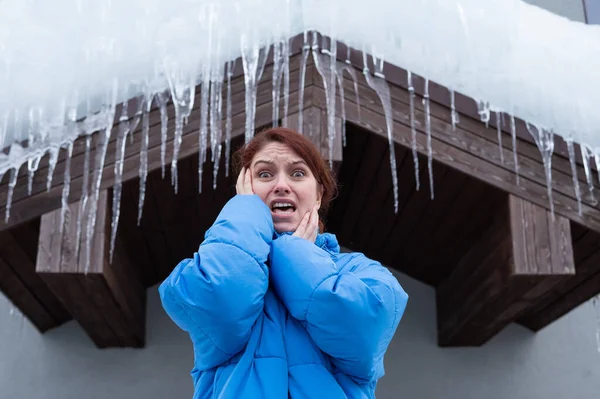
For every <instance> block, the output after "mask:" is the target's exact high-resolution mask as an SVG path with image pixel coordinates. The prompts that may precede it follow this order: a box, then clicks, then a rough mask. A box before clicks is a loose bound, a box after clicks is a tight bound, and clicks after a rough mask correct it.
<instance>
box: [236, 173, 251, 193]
mask: <svg viewBox="0 0 600 399" xmlns="http://www.w3.org/2000/svg"><path fill="white" fill-rule="evenodd" d="M235 191H236V192H237V193H238V194H240V195H253V194H254V190H252V173H251V172H250V169H246V168H242V170H241V171H240V174H239V176H238V178H237V183H236V185H235Z"/></svg>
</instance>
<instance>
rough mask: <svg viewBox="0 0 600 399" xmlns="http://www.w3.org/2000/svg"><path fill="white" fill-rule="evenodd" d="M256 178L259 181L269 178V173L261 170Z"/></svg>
mask: <svg viewBox="0 0 600 399" xmlns="http://www.w3.org/2000/svg"><path fill="white" fill-rule="evenodd" d="M258 177H259V178H261V179H267V178H269V177H271V172H268V171H266V170H261V171H260V172H258Z"/></svg>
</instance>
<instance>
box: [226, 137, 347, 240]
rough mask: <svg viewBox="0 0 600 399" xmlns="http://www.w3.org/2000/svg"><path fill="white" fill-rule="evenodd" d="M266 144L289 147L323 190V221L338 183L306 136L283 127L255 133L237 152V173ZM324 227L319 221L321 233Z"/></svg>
mask: <svg viewBox="0 0 600 399" xmlns="http://www.w3.org/2000/svg"><path fill="white" fill-rule="evenodd" d="M269 143H281V144H284V145H286V146H288V147H289V148H290V149H291V150H292V151H294V152H295V153H296V154H298V156H299V157H300V158H302V160H304V162H306V164H307V165H308V168H309V169H310V171H311V173H312V174H313V175H314V176H315V179H316V180H317V183H318V184H319V185H320V187H321V190H322V192H321V194H322V198H321V208H320V209H319V213H320V216H321V218H322V216H323V212H325V211H326V210H327V209H328V208H329V205H330V204H331V201H332V200H333V199H334V198H335V196H336V194H337V184H336V182H335V179H334V178H333V174H332V173H331V170H330V169H329V167H328V166H327V162H326V161H325V160H324V159H323V157H322V156H321V153H320V152H319V150H318V149H317V147H315V145H314V144H313V143H312V142H311V141H310V140H309V139H308V138H307V137H306V136H303V135H302V134H300V133H298V132H295V131H294V130H291V129H287V128H284V127H274V128H270V129H267V130H264V131H262V132H259V133H257V134H256V135H255V136H254V138H253V139H252V140H250V142H248V144H246V145H244V146H243V147H242V148H240V149H239V150H238V151H237V152H236V154H235V166H236V170H237V173H239V172H240V170H241V169H242V168H249V167H250V165H251V164H252V160H253V159H254V156H255V155H256V154H257V153H258V152H259V151H260V150H262V149H263V148H264V147H265V146H266V145H267V144H269ZM324 227H325V226H324V224H323V222H322V221H321V220H320V221H319V228H320V230H321V231H323V230H324Z"/></svg>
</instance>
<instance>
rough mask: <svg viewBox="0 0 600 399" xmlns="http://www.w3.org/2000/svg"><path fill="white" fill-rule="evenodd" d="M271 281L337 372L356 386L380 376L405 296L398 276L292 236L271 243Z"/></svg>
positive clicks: (358, 256)
mask: <svg viewBox="0 0 600 399" xmlns="http://www.w3.org/2000/svg"><path fill="white" fill-rule="evenodd" d="M271 256H272V259H271V281H272V282H273V284H274V287H275V289H276V291H277V294H278V295H279V297H280V298H281V300H282V301H283V303H284V304H285V306H286V307H287V309H288V311H289V312H290V314H291V315H292V316H293V317H294V318H296V319H298V320H300V321H301V322H303V323H304V326H305V328H306V329H307V331H308V333H309V334H310V336H311V338H312V339H313V341H314V342H315V344H316V345H317V346H318V347H319V348H320V349H321V350H322V351H323V352H325V353H327V354H328V355H330V356H331V357H332V359H333V363H334V365H335V366H336V368H337V369H338V370H340V371H342V372H343V373H345V374H346V375H348V376H350V377H352V378H354V379H355V380H357V381H358V382H363V383H364V382H369V381H372V380H374V379H378V378H380V377H382V376H383V374H384V369H383V356H384V354H385V351H386V350H387V347H388V345H389V343H390V341H391V339H392V337H393V335H394V333H395V331H396V328H397V326H398V323H399V322H400V318H401V317H402V314H403V313H404V309H405V307H406V303H407V301H408V296H407V294H406V293H405V292H404V290H403V289H402V288H401V287H400V284H399V283H398V281H397V280H396V278H395V277H394V276H393V275H392V274H391V273H390V272H389V271H388V270H387V269H386V268H384V267H383V266H381V265H380V264H379V263H377V262H375V261H372V260H370V259H368V258H366V257H365V256H364V255H362V254H344V255H342V256H344V257H350V258H347V259H346V260H347V262H340V263H343V266H342V267H340V268H339V269H338V267H337V266H336V263H335V262H334V261H333V260H332V259H331V256H330V255H329V253H327V252H326V251H324V250H323V249H321V248H319V247H318V246H316V245H314V244H313V243H311V242H309V241H307V240H304V239H301V238H298V237H293V236H289V235H287V236H281V237H279V238H277V239H276V240H274V241H273V249H272V252H271Z"/></svg>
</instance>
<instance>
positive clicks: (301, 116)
mask: <svg viewBox="0 0 600 399" xmlns="http://www.w3.org/2000/svg"><path fill="white" fill-rule="evenodd" d="M310 53H311V51H310V44H309V42H308V32H307V31H304V44H303V45H302V60H301V61H300V82H299V83H298V88H299V91H298V111H299V114H298V127H297V129H298V131H299V132H300V133H302V134H305V133H306V132H305V131H304V112H303V110H304V85H305V82H306V63H307V62H308V56H309V55H310ZM292 127H293V126H292Z"/></svg>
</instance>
